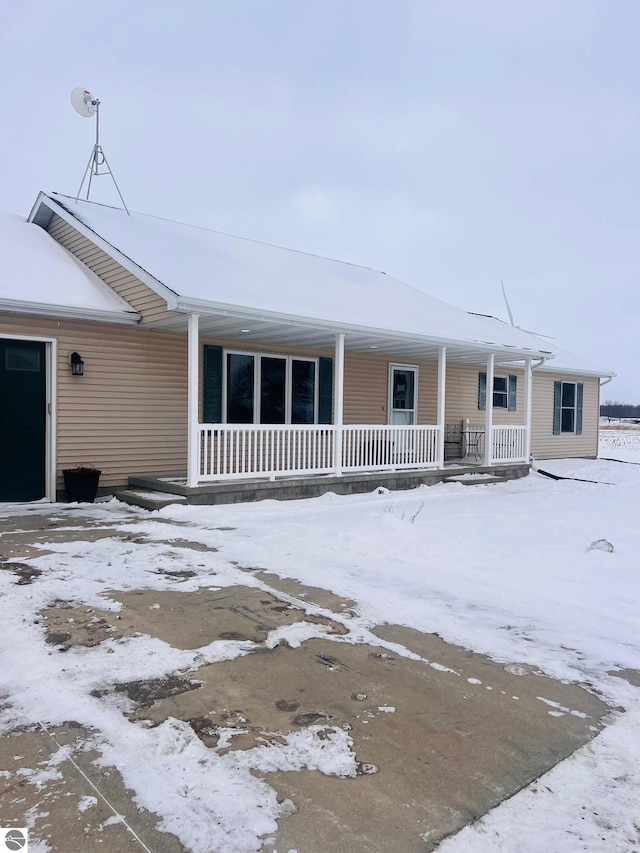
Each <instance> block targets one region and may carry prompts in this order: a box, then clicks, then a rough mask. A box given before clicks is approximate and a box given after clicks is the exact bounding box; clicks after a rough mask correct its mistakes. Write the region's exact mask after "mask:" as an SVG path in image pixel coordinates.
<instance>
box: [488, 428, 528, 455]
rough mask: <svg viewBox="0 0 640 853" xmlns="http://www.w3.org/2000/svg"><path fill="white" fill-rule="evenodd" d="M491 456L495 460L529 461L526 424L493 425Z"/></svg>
mask: <svg viewBox="0 0 640 853" xmlns="http://www.w3.org/2000/svg"><path fill="white" fill-rule="evenodd" d="M491 457H492V459H493V461H494V462H528V461H529V460H528V457H527V428H526V427H525V426H500V425H494V426H492V427H491Z"/></svg>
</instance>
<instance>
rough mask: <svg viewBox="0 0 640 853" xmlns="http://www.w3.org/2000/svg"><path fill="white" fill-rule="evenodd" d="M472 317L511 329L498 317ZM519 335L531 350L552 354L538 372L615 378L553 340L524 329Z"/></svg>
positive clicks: (497, 326) (610, 373) (483, 315)
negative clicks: (524, 338)
mask: <svg viewBox="0 0 640 853" xmlns="http://www.w3.org/2000/svg"><path fill="white" fill-rule="evenodd" d="M474 316H479V317H481V318H482V319H484V320H486V321H487V322H488V323H491V324H492V325H493V326H495V327H496V328H501V327H504V326H506V327H507V328H513V327H512V326H510V325H509V324H508V323H505V321H504V320H500V319H499V318H498V317H492V316H490V315H488V314H479V315H478V314H476V315H474ZM518 331H519V332H521V334H523V335H526V336H528V337H529V338H530V340H531V344H530V346H531V348H532V349H534V348H536V347H537V348H538V349H548V350H551V352H552V353H553V360H552V361H549V362H547V363H546V364H544V365H542V366H541V367H540V368H539V370H553V371H555V372H563V373H580V374H583V375H585V376H587V375H593V376H611V377H613V376H615V375H616V374H615V373H613V371H611V370H605V369H603V368H601V367H597V366H595V365H594V364H593V363H592V362H590V361H589V360H588V359H586V358H583V357H582V356H581V355H575V354H574V353H572V352H569V351H568V350H565V349H561V348H560V347H558V346H556V342H555V341H554V340H549V339H548V338H545V337H543V336H541V335H536V334H534V333H533V332H528V331H526V330H525V329H518Z"/></svg>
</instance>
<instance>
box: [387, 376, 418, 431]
mask: <svg viewBox="0 0 640 853" xmlns="http://www.w3.org/2000/svg"><path fill="white" fill-rule="evenodd" d="M394 370H412V371H413V373H414V375H415V380H414V388H413V412H414V415H415V418H414V424H417V423H418V365H417V364H396V363H395V362H390V363H389V371H388V374H387V423H388V424H390V423H391V413H392V412H393V410H394V407H393V371H394ZM407 411H408V410H407Z"/></svg>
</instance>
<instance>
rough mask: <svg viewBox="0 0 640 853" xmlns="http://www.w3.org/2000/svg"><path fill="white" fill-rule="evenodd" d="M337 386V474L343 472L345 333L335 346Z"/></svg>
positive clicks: (340, 335) (335, 394)
mask: <svg viewBox="0 0 640 853" xmlns="http://www.w3.org/2000/svg"><path fill="white" fill-rule="evenodd" d="M334 376H335V383H334V384H335V388H334V408H333V426H334V430H335V432H334V438H333V468H334V471H335V473H336V474H337V475H340V474H342V421H343V418H344V335H343V334H339V335H336V347H335V365H334Z"/></svg>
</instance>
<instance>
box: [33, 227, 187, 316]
mask: <svg viewBox="0 0 640 853" xmlns="http://www.w3.org/2000/svg"><path fill="white" fill-rule="evenodd" d="M47 230H48V232H49V234H51V236H52V237H53V238H54V240H56V241H57V242H58V243H60V245H61V246H64V247H65V249H68V251H70V252H71V253H72V254H73V255H75V256H76V258H78V260H80V261H82V263H83V264H86V265H87V266H88V267H89V269H90V270H91V271H92V272H94V273H95V274H96V275H97V276H99V277H100V278H101V279H102V280H103V281H104V282H106V283H107V284H108V285H109V287H111V288H112V290H114V291H115V292H116V293H117V294H118V296H121V297H122V298H123V299H125V300H126V301H127V302H128V303H129V305H131V307H132V308H133V309H134V310H136V311H138V312H139V313H140V316H141V318H142V323H143V324H144V323H150V322H152V321H154V320H163V319H165V318H166V317H171V316H173V312H170V311H167V303H166V302H165V300H164V299H162V297H161V296H158V294H157V293H154V291H153V290H151V288H150V287H148V286H147V285H146V284H144V283H143V282H142V281H140V279H139V278H136V276H134V275H133V274H132V273H130V272H129V271H128V270H126V269H125V268H124V267H123V266H122V265H121V264H119V263H118V262H117V261H114V259H113V258H111V257H110V256H109V255H108V254H107V253H106V252H103V251H102V249H100V248H98V246H96V245H95V244H94V243H92V242H91V240H89V239H87V237H85V236H84V235H83V234H80V232H79V231H77V230H76V229H75V228H74V227H73V226H72V225H70V224H69V223H68V222H65V220H64V219H62V218H61V217H60V216H58V215H57V214H55V213H54V214H53V216H52V217H51V222H50V223H49V227H48V229H47Z"/></svg>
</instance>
